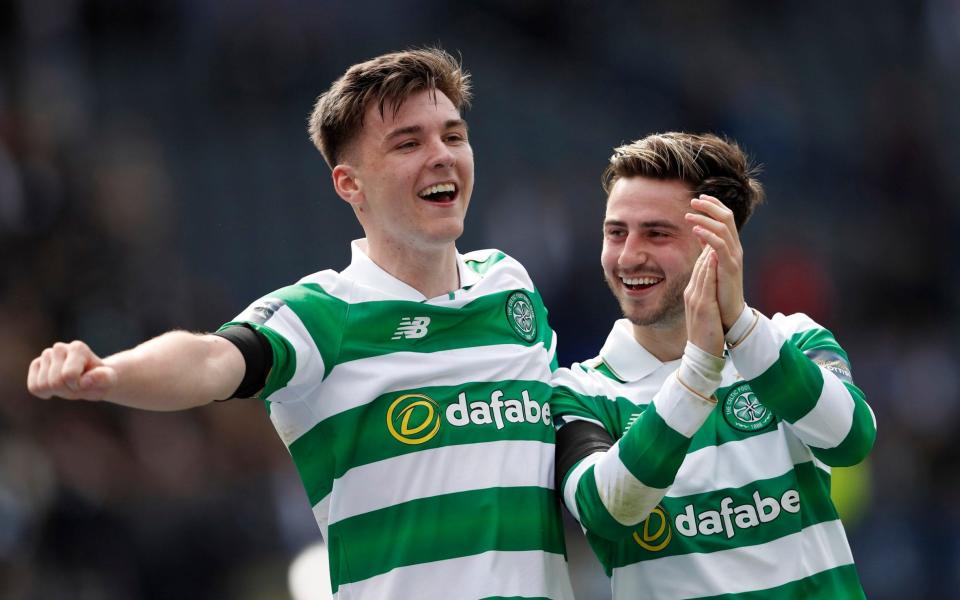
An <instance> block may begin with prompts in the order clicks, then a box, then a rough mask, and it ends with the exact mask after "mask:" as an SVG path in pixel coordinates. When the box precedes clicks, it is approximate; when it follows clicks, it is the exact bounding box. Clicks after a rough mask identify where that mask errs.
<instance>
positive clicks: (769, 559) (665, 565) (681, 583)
mask: <svg viewBox="0 0 960 600" xmlns="http://www.w3.org/2000/svg"><path fill="white" fill-rule="evenodd" d="M793 556H796V557H803V560H784V559H785V558H786V557H793ZM851 563H853V556H852V554H851V553H850V546H849V545H848V544H847V539H846V536H845V535H844V532H843V527H842V526H841V525H840V521H828V522H826V523H818V524H816V525H811V526H810V527H807V528H805V529H803V530H802V531H800V532H798V533H793V534H790V535H787V536H784V537H781V538H778V539H776V540H773V541H771V542H767V543H765V544H757V545H755V546H746V547H739V548H731V549H730V550H721V551H718V552H711V553H708V554H699V553H694V554H685V555H681V556H666V557H663V558H657V559H653V560H648V561H644V562H641V563H635V564H632V565H629V566H627V567H623V568H618V569H614V579H613V581H614V593H613V595H614V597H615V598H626V597H628V593H629V592H630V591H631V590H632V591H633V593H636V591H637V590H643V597H644V598H652V599H660V598H663V599H667V598H695V597H701V596H714V595H719V594H741V593H745V592H750V591H755V590H764V589H767V588H772V587H777V586H779V585H784V584H787V583H790V582H792V581H796V580H798V579H802V578H804V577H809V576H810V575H814V574H816V573H819V572H821V571H825V570H827V569H832V568H834V567H839V566H843V565H848V564H851Z"/></svg>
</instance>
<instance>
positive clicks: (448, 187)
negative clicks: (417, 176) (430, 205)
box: [417, 183, 457, 198]
mask: <svg viewBox="0 0 960 600" xmlns="http://www.w3.org/2000/svg"><path fill="white" fill-rule="evenodd" d="M456 191H457V186H455V185H454V184H452V183H438V184H436V185H431V186H430V187H428V188H425V189H422V190H420V193H419V194H417V195H418V196H420V197H421V198H426V197H427V196H429V195H430V194H439V193H441V192H447V193H450V194H452V193H454V192H456Z"/></svg>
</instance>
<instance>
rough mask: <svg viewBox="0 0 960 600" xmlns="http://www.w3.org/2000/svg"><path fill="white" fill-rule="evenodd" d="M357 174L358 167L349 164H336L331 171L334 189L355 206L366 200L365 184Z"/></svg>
mask: <svg viewBox="0 0 960 600" xmlns="http://www.w3.org/2000/svg"><path fill="white" fill-rule="evenodd" d="M357 175H358V174H357V171H356V169H355V168H353V167H351V166H350V165H347V164H339V165H337V166H335V167H334V168H333V173H331V177H332V178H333V189H334V191H336V192H337V195H338V196H340V197H341V198H343V199H344V200H345V201H346V202H348V203H349V204H351V205H352V206H353V207H354V208H357V207H358V206H359V205H360V204H361V203H362V202H363V200H364V197H363V184H362V182H361V181H360V179H359V178H358V176H357Z"/></svg>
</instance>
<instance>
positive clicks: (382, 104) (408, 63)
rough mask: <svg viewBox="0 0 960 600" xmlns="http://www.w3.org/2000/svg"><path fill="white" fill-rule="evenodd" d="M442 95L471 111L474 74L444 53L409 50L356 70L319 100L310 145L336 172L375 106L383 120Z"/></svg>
mask: <svg viewBox="0 0 960 600" xmlns="http://www.w3.org/2000/svg"><path fill="white" fill-rule="evenodd" d="M421 90H427V91H429V92H431V93H433V94H435V93H436V92H437V91H439V92H441V93H443V94H444V95H445V96H446V97H447V98H449V99H450V102H452V103H453V105H454V106H455V107H456V108H457V110H461V109H463V108H464V107H468V106H469V105H470V98H471V94H470V74H469V73H467V72H466V71H464V70H463V66H462V65H461V64H460V61H458V60H457V59H456V58H454V57H453V56H451V55H450V54H449V53H447V52H446V51H444V50H441V49H439V48H423V49H416V50H404V51H403V52H393V53H390V54H384V55H382V56H378V57H376V58H373V59H371V60H368V61H366V62H362V63H359V64H356V65H353V66H352V67H350V68H349V69H347V72H346V73H344V74H343V76H342V77H340V78H339V79H337V80H336V81H334V82H333V84H332V85H331V86H330V89H329V90H327V91H326V92H324V93H323V94H321V95H320V97H319V98H317V102H316V104H314V106H313V112H312V113H311V114H310V125H309V132H310V139H311V140H312V141H313V144H314V145H315V146H316V147H317V149H318V150H320V153H321V154H322V155H323V158H324V160H326V161H327V164H328V165H329V166H330V168H331V169H332V168H333V167H335V166H336V165H337V164H338V163H339V162H340V161H341V159H342V158H343V151H344V148H345V147H346V146H347V145H348V144H349V143H350V142H351V141H352V140H353V139H354V137H355V136H356V135H357V133H359V131H360V128H361V127H363V116H364V114H365V113H366V111H367V109H368V107H369V106H371V105H376V106H377V108H378V109H379V111H380V115H381V116H383V114H384V111H385V110H391V111H393V112H394V113H396V111H397V110H398V109H399V108H400V106H401V105H402V104H403V103H404V101H406V99H407V98H409V97H410V96H411V95H412V94H414V93H416V92H419V91H421Z"/></svg>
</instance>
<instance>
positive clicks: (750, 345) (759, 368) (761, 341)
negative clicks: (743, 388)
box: [730, 315, 787, 381]
mask: <svg viewBox="0 0 960 600" xmlns="http://www.w3.org/2000/svg"><path fill="white" fill-rule="evenodd" d="M786 341H787V338H786V336H785V335H784V334H783V332H782V331H780V330H779V329H777V328H776V327H775V326H774V325H773V323H771V322H770V319H768V318H767V317H766V316H764V315H760V316H759V321H758V322H757V326H756V327H755V328H754V330H753V332H752V333H750V335H748V336H747V339H745V340H744V341H743V342H742V343H741V344H739V345H738V346H737V347H736V348H731V349H730V356H731V357H732V358H733V362H734V364H735V365H737V370H738V371H739V372H740V377H742V378H743V379H746V380H748V381H749V380H751V379H756V378H757V377H758V376H760V375H762V374H763V373H764V372H765V371H766V370H767V369H769V368H770V367H771V366H773V364H774V363H775V362H777V361H778V360H780V348H781V347H782V346H783V344H784V342H786Z"/></svg>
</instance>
